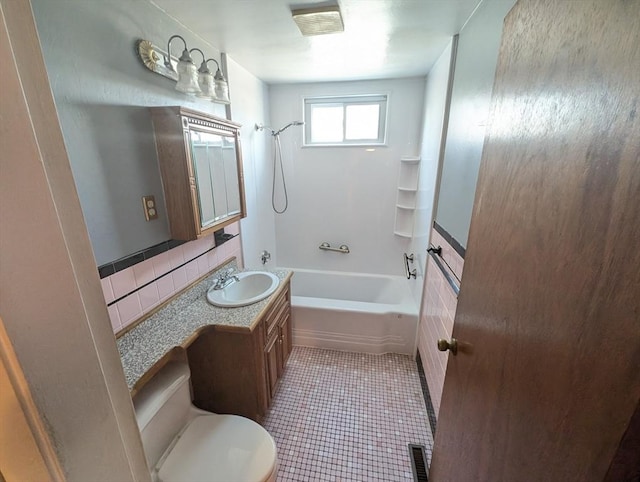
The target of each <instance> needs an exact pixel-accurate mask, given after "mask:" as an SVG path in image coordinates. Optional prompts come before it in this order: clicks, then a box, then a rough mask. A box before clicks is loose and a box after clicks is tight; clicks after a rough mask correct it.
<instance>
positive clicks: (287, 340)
mask: <svg viewBox="0 0 640 482" xmlns="http://www.w3.org/2000/svg"><path fill="white" fill-rule="evenodd" d="M290 328H291V317H290V316H289V314H288V313H287V316H286V317H284V318H283V319H282V321H281V322H280V325H279V326H278V332H279V335H280V336H279V337H278V338H279V341H278V345H279V347H278V352H279V355H280V356H279V357H278V376H279V377H281V376H282V373H283V372H284V367H285V365H286V364H287V360H288V359H289V354H290V353H291V335H290Z"/></svg>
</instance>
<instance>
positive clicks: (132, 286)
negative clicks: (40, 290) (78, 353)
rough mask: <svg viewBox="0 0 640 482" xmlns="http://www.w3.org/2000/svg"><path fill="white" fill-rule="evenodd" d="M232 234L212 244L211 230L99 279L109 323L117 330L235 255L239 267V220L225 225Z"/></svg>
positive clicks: (240, 265)
mask: <svg viewBox="0 0 640 482" xmlns="http://www.w3.org/2000/svg"><path fill="white" fill-rule="evenodd" d="M225 231H226V232H227V233H229V234H232V235H235V237H234V238H233V239H231V240H229V241H227V242H225V243H224V244H222V245H220V246H218V247H215V242H214V237H213V234H211V235H209V236H206V237H204V238H201V239H198V240H196V241H190V242H188V243H184V244H180V245H178V246H175V247H173V248H171V249H169V250H168V251H165V252H163V253H160V254H158V255H157V256H154V257H153V258H151V259H147V260H145V261H142V262H140V263H137V264H135V265H133V266H131V267H129V268H125V269H123V270H121V271H118V272H117V273H114V274H112V275H110V276H107V277H104V278H102V279H101V280H100V282H101V283H102V291H103V293H104V299H105V301H106V303H107V307H108V311H109V317H110V318H111V326H112V328H113V331H114V333H117V332H119V331H121V330H123V329H124V328H126V327H127V326H129V325H130V324H132V323H133V322H135V321H136V320H138V319H139V318H140V317H141V316H143V315H145V314H147V313H149V312H150V311H151V310H153V309H154V308H155V307H157V306H158V305H159V304H161V303H164V302H165V301H166V300H167V299H169V298H171V297H172V296H173V295H175V294H176V293H178V292H179V291H180V290H182V289H183V288H185V287H186V286H187V285H189V284H190V283H192V282H193V281H195V280H197V279H198V278H200V277H201V276H204V275H205V274H207V273H208V272H210V271H212V270H213V269H214V268H215V267H217V266H218V265H219V264H220V263H222V262H223V261H225V260H226V259H228V258H230V257H232V256H235V257H236V259H237V260H238V267H239V268H242V266H243V262H242V250H241V244H240V236H239V226H238V223H233V224H231V225H229V226H227V227H226V228H225Z"/></svg>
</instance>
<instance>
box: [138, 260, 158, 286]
mask: <svg viewBox="0 0 640 482" xmlns="http://www.w3.org/2000/svg"><path fill="white" fill-rule="evenodd" d="M133 274H134V276H135V278H136V286H138V288H139V287H140V286H144V285H146V284H147V283H149V282H150V281H153V280H154V279H156V275H155V273H154V270H153V259H148V260H146V261H143V262H142V263H138V264H136V265H135V266H133Z"/></svg>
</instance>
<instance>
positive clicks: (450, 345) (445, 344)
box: [438, 338, 458, 356]
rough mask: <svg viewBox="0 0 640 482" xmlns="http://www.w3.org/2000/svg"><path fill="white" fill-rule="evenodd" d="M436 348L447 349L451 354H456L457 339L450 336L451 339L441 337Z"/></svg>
mask: <svg viewBox="0 0 640 482" xmlns="http://www.w3.org/2000/svg"><path fill="white" fill-rule="evenodd" d="M438 350H440V351H447V350H449V351H450V352H451V354H452V355H453V356H455V355H457V354H458V340H456V339H455V338H451V341H447V340H443V339H442V338H441V339H439V340H438Z"/></svg>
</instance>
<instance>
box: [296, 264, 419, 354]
mask: <svg viewBox="0 0 640 482" xmlns="http://www.w3.org/2000/svg"><path fill="white" fill-rule="evenodd" d="M288 269H291V270H292V271H294V275H293V278H292V280H291V319H292V326H293V343H294V344H295V345H302V346H312V347H319V348H330V349H334V350H342V351H351V352H362V353H377V354H380V353H401V354H405V355H410V356H413V355H414V353H415V341H416V328H417V323H418V308H417V306H416V303H415V301H414V300H413V298H412V296H411V290H410V284H409V283H411V281H409V280H407V279H406V278H403V277H401V276H383V275H370V274H359V273H343V272H339V271H317V270H309V269H295V268H288ZM413 282H414V283H415V281H413Z"/></svg>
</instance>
